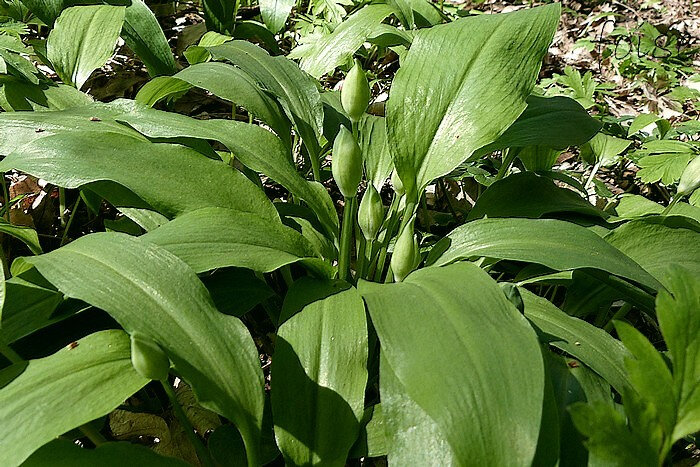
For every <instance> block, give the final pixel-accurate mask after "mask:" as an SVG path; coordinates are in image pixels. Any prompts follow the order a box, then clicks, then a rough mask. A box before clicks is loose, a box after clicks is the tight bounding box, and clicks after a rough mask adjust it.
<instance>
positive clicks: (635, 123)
mask: <svg viewBox="0 0 700 467" xmlns="http://www.w3.org/2000/svg"><path fill="white" fill-rule="evenodd" d="M659 120H662V118H661V117H659V116H656V115H654V114H639V115H637V116H636V117H635V118H634V120H632V123H631V124H630V127H629V129H628V130H627V136H632V135H633V134H635V133H637V132H638V131H641V130H643V129H644V128H646V127H648V126H649V125H651V124H652V123H656V122H658V121H659Z"/></svg>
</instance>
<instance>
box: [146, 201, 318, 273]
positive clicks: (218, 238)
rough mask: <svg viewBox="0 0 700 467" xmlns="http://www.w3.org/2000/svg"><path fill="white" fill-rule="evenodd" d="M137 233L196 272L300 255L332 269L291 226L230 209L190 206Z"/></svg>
mask: <svg viewBox="0 0 700 467" xmlns="http://www.w3.org/2000/svg"><path fill="white" fill-rule="evenodd" d="M141 238H142V239H143V240H146V241H148V242H151V243H154V244H156V245H158V246H161V247H163V248H165V249H166V250H168V251H170V252H171V253H172V254H174V255H175V256H177V257H178V258H180V259H181V260H183V261H184V262H185V263H187V265H188V266H190V267H191V268H192V269H194V270H195V272H198V273H199V272H205V271H209V270H212V269H216V268H222V267H227V266H236V267H243V268H249V269H252V270H254V271H258V272H271V271H274V270H275V269H277V268H279V267H282V266H284V265H286V264H290V263H294V262H297V261H301V262H303V263H307V264H308V265H309V266H310V267H312V268H314V269H316V270H319V271H326V274H328V275H330V274H331V267H330V265H329V264H327V263H325V262H323V261H322V260H321V259H320V258H319V257H318V253H317V252H316V251H314V249H313V247H312V246H311V244H310V243H309V242H308V241H307V240H306V239H305V238H304V237H303V236H302V235H301V234H300V233H299V232H297V231H296V230H294V229H292V228H290V227H287V226H285V225H283V224H282V223H281V222H279V221H277V222H272V221H270V220H269V219H265V218H262V217H260V216H256V215H255V214H251V213H245V212H240V211H233V210H230V209H223V208H205V209H199V210H197V211H192V212H189V213H187V214H183V215H182V216H179V217H178V218H176V219H174V220H172V221H170V222H168V223H167V224H165V225H163V226H162V227H159V228H157V229H155V230H152V231H150V232H148V233H147V234H145V235H143V236H142V237H141Z"/></svg>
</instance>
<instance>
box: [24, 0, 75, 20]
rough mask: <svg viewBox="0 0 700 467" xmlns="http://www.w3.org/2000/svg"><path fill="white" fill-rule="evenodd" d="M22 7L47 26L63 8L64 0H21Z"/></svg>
mask: <svg viewBox="0 0 700 467" xmlns="http://www.w3.org/2000/svg"><path fill="white" fill-rule="evenodd" d="M22 5H24V6H25V7H27V9H28V10H29V11H31V12H32V14H34V15H35V16H36V17H37V18H39V19H40V20H42V21H43V22H44V23H46V24H47V25H49V26H50V25H52V24H53V22H54V21H55V20H56V18H58V15H60V14H61V11H62V10H63V9H64V8H65V4H64V0H22Z"/></svg>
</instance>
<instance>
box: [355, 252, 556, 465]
mask: <svg viewBox="0 0 700 467" xmlns="http://www.w3.org/2000/svg"><path fill="white" fill-rule="evenodd" d="M360 293H361V294H362V295H363V297H364V299H365V301H366V302H367V306H368V309H369V312H370V315H371V317H372V324H373V325H374V327H375V329H376V331H377V335H378V337H379V341H380V345H381V352H382V357H383V358H384V359H385V362H386V363H387V364H388V365H389V372H390V373H393V376H394V378H391V376H390V378H389V380H390V384H388V385H387V384H385V380H384V378H385V376H386V375H387V372H386V371H385V367H383V366H382V367H381V368H380V392H381V397H382V407H383V409H384V412H385V413H384V415H385V417H384V418H385V423H386V425H387V428H388V429H389V430H390V431H389V433H388V434H389V438H390V439H391V438H395V437H397V436H398V437H401V436H408V437H409V438H411V433H410V432H422V433H423V434H424V436H421V437H419V438H418V439H415V438H413V439H412V440H413V441H417V442H415V443H412V442H411V443H408V442H407V443H398V446H397V444H396V442H395V441H390V445H389V459H392V457H393V456H396V459H403V460H406V461H408V460H409V459H411V458H412V456H413V455H416V456H419V457H417V458H418V459H421V458H423V459H431V460H432V459H438V461H437V463H438V464H440V465H442V464H443V463H445V461H447V460H450V461H451V462H449V463H450V464H455V465H529V464H530V463H531V462H532V459H533V456H534V454H535V447H536V445H537V438H538V436H539V427H540V418H541V413H542V397H543V391H544V364H543V362H542V355H541V352H540V347H539V344H538V341H537V336H536V335H535V332H534V331H533V329H532V328H531V327H530V325H529V324H528V322H527V320H526V319H525V318H524V317H523V316H522V315H521V314H520V313H519V312H518V311H517V310H516V309H515V307H513V305H511V303H510V302H509V301H508V300H507V299H506V297H505V295H504V294H503V292H502V291H501V289H500V287H498V285H497V284H496V282H495V281H493V280H492V279H491V278H490V277H489V276H488V274H486V273H485V272H483V271H482V270H481V269H479V268H478V267H477V266H475V265H473V264H470V263H459V264H453V265H450V266H446V267H444V268H426V269H420V270H418V271H415V272H413V273H412V274H410V275H409V276H408V277H407V278H406V279H405V280H404V281H403V282H400V283H395V284H376V283H370V282H364V281H362V282H360ZM436 336H438V337H437V338H436ZM496 343H497V345H496ZM440 355H442V356H445V355H449V358H436V356H440ZM392 379H393V380H394V381H393V383H391V380H392ZM387 399H388V400H389V401H391V400H392V399H393V400H395V401H396V402H395V403H390V405H392V404H394V406H395V404H396V403H400V404H401V408H402V409H403V407H409V410H410V409H411V408H413V409H414V410H418V411H419V412H422V413H420V416H419V417H415V418H413V421H412V422H411V425H408V420H404V421H403V422H402V423H400V424H399V426H405V427H406V428H408V426H413V427H414V428H411V429H410V430H406V432H407V433H406V435H404V434H403V432H398V433H397V432H396V431H395V430H396V425H395V424H394V422H393V421H392V417H393V415H392V413H394V412H395V410H391V409H389V408H387V406H386V405H385V404H386V402H387ZM397 399H398V401H401V402H398V401H397ZM411 413H413V412H411ZM392 432H393V433H392ZM420 439H423V440H424V442H420ZM448 451H449V452H450V454H451V455H450V454H448ZM411 463H413V462H411ZM418 463H419V464H420V462H418ZM430 463H432V461H431V462H430ZM399 465H406V464H405V463H403V464H401V463H400V464H399Z"/></svg>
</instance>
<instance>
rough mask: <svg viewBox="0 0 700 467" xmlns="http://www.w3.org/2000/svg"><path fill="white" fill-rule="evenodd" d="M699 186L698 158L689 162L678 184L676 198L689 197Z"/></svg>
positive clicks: (699, 160) (699, 159) (699, 170)
mask: <svg viewBox="0 0 700 467" xmlns="http://www.w3.org/2000/svg"><path fill="white" fill-rule="evenodd" d="M699 186H700V156H696V157H695V159H693V160H692V161H690V164H688V165H687V166H686V168H685V170H684V171H683V175H681V181H680V182H678V191H677V193H678V196H690V195H692V194H693V192H694V191H695V190H696V189H697V188H698V187H699Z"/></svg>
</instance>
